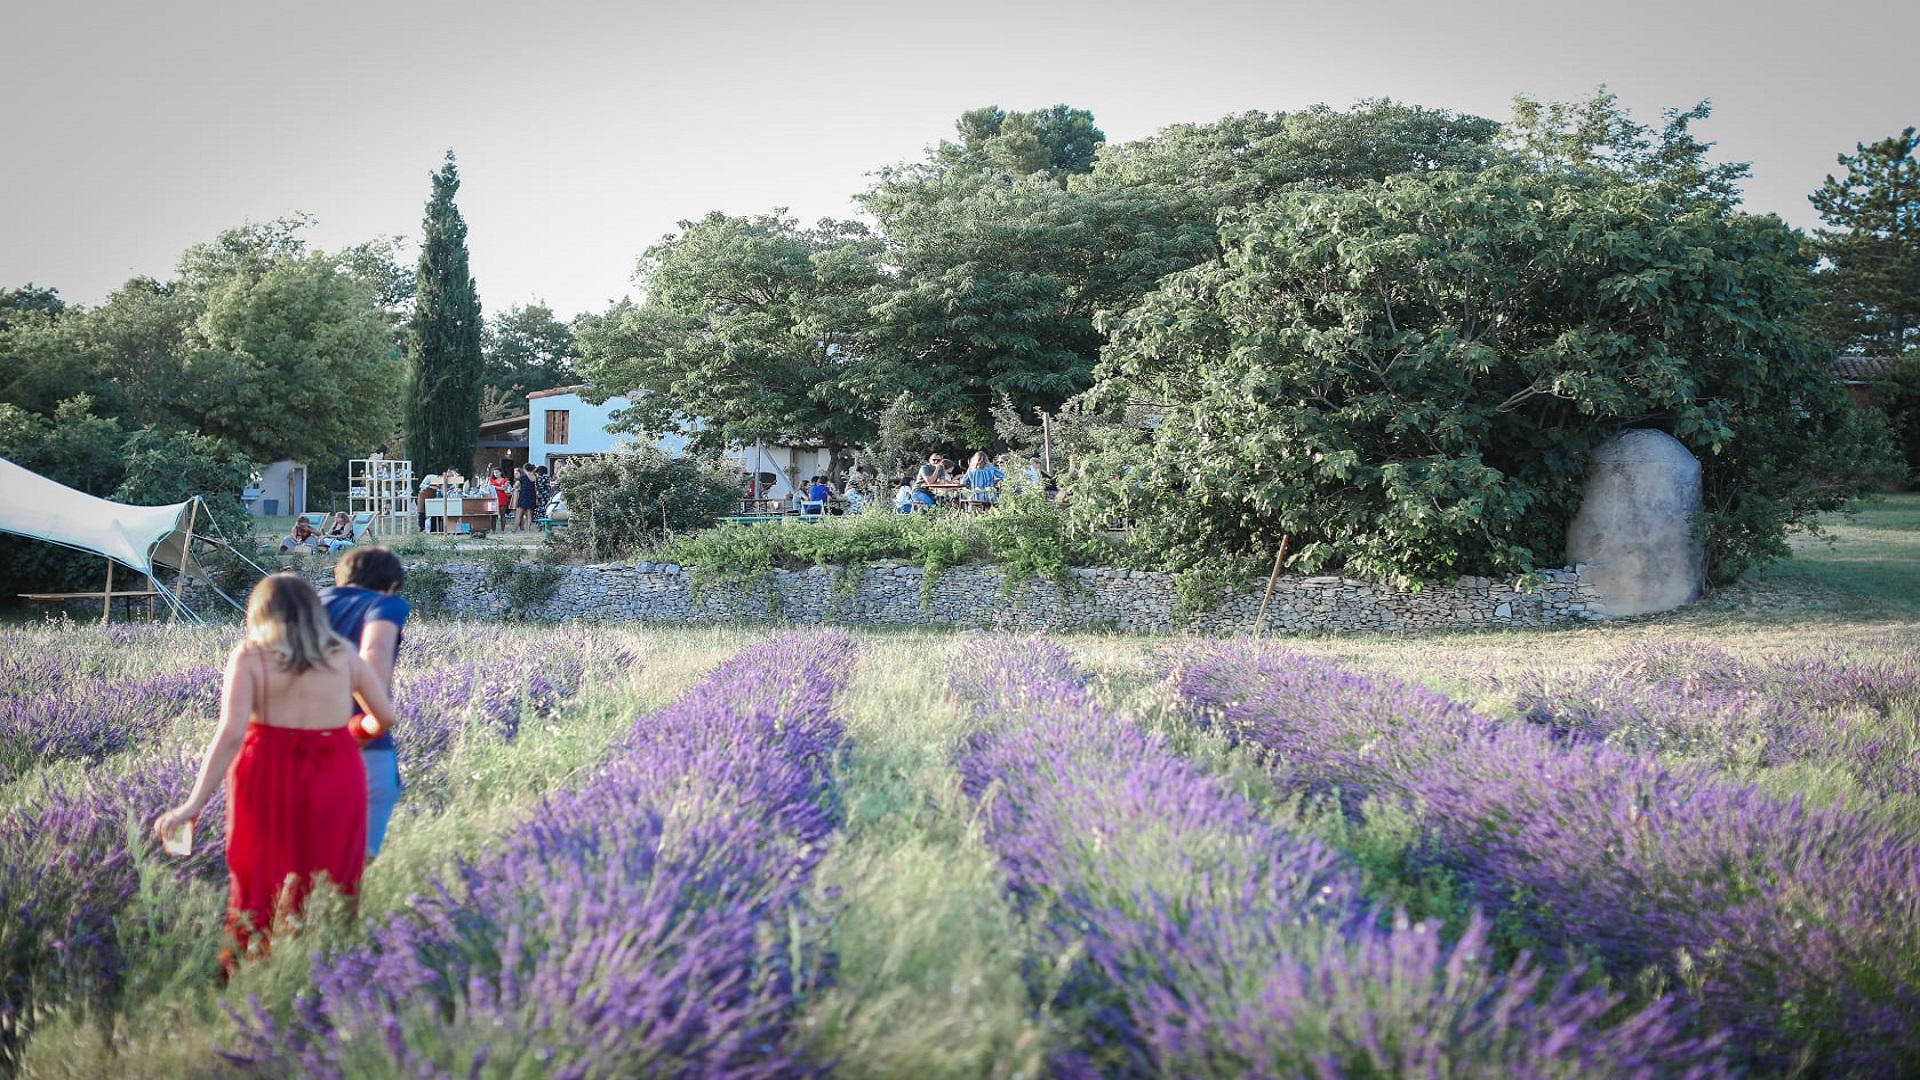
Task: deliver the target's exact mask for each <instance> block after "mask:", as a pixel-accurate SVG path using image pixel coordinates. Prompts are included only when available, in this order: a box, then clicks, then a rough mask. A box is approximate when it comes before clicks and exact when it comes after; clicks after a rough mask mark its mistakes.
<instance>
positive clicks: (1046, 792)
mask: <svg viewBox="0 0 1920 1080" xmlns="http://www.w3.org/2000/svg"><path fill="white" fill-rule="evenodd" d="M955 689H956V691H957V692H958V694H959V696H960V697H961V698H962V699H963V700H965V701H967V702H969V703H971V704H972V705H973V706H974V708H975V709H976V711H977V712H978V714H979V715H980V717H981V720H982V722H983V728H982V730H981V731H980V732H979V733H978V734H976V735H975V736H974V737H973V738H972V739H971V740H969V742H968V743H967V745H966V746H965V747H964V749H963V751H962V754H961V756H960V759H959V766H960V770H961V774H962V778H963V783H964V786H965V790H966V791H967V793H968V794H970V795H971V796H972V797H974V798H975V799H977V800H979V802H980V805H981V811H982V814H983V815H984V817H985V819H986V823H987V842H988V844H989V845H990V846H991V847H992V848H993V850H994V851H995V853H996V854H997V855H998V856H999V857H1000V860H1001V863H1002V865H1003V866H1004V867H1005V869H1006V873H1007V878H1008V885H1009V888H1010V890H1011V891H1012V893H1013V895H1014V896H1015V898H1016V900H1017V902H1018V903H1020V905H1021V906H1022V907H1023V908H1024V909H1025V910H1026V911H1027V912H1028V913H1029V915H1030V916H1031V917H1033V918H1036V919H1038V920H1039V921H1040V922H1041V925H1042V927H1043V930H1044V932H1045V933H1046V935H1047V936H1048V938H1049V940H1050V941H1051V944H1052V947H1053V949H1054V950H1057V951H1060V952H1062V953H1068V952H1069V951H1070V950H1073V949H1076V948H1077V949H1081V950H1084V959H1083V961H1081V962H1080V963H1079V964H1077V965H1076V966H1075V967H1074V968H1073V970H1072V971H1070V972H1069V973H1068V977H1067V978H1066V980H1065V982H1064V984H1063V985H1062V986H1061V987H1060V989H1059V991H1058V993H1057V995H1056V996H1055V997H1054V999H1053V1000H1051V1001H1049V1002H1048V1003H1047V1004H1048V1005H1049V1007H1051V1008H1053V1009H1055V1010H1066V1011H1072V1012H1075V1013H1076V1014H1078V1015H1081V1016H1082V1017H1083V1018H1084V1028H1085V1030H1086V1031H1087V1033H1088V1034H1087V1038H1086V1040H1085V1042H1084V1043H1083V1045H1081V1046H1079V1047H1076V1048H1075V1050H1074V1051H1073V1053H1072V1054H1071V1055H1069V1056H1068V1057H1065V1058H1063V1059H1062V1060H1060V1061H1057V1062H1056V1067H1057V1071H1059V1072H1061V1073H1062V1074H1066V1075H1076V1074H1086V1075H1094V1074H1098V1075H1125V1076H1160V1075H1176V1076H1242V1075H1259V1076H1298V1075H1329V1076H1331V1075H1354V1074H1371V1075H1425V1076H1434V1075H1482V1076H1554V1075H1608V1076H1648V1077H1651V1076H1669V1075H1673V1076H1678V1075H1712V1074H1715V1073H1717V1072H1718V1071H1719V1069H1718V1066H1717V1065H1716V1063H1715V1049H1714V1043H1713V1040H1704V1041H1702V1040H1696V1039H1693V1038H1690V1037H1688V1036H1686V1035H1685V1034H1684V1033H1683V1028H1684V1027H1685V1015H1684V1013H1683V1012H1680V1011H1677V1010H1675V1009H1673V1008H1671V1007H1670V1005H1669V1003H1667V1002H1665V1001H1659V1002H1655V1003H1653V1004H1652V1005H1651V1006H1649V1007H1647V1008H1646V1009H1644V1010H1642V1011H1640V1012H1637V1013H1633V1014H1631V1015H1629V1016H1627V1017H1626V1018H1624V1019H1617V1020H1616V1021H1615V1022H1612V1023H1609V1022H1608V1021H1609V1018H1610V1016H1611V1014H1612V1012H1613V1010H1614V1009H1615V1007H1616V1006H1617V1005H1618V1003H1619V998H1618V997H1617V996H1616V995H1613V994H1610V993H1608V992H1606V991H1604V990H1601V989H1596V988H1590V987H1589V988H1583V987H1582V986H1581V985H1580V982H1579V979H1580V976H1579V973H1578V972H1577V971H1576V972H1570V973H1568V974H1566V975H1564V976H1562V977H1561V978H1559V979H1558V980H1553V981H1549V980H1547V979H1546V977H1545V974H1544V972H1543V971H1542V970H1541V969H1539V968H1538V967H1536V966H1535V965H1533V964H1532V963H1531V962H1529V961H1527V960H1525V959H1522V960H1521V961H1520V962H1519V963H1518V964H1516V965H1515V966H1514V968H1513V969H1512V970H1510V971H1507V972H1504V973H1501V972H1496V971H1494V970H1492V969H1490V968H1489V967H1488V966H1487V962H1486V958H1485V954H1486V952H1487V948H1486V925H1485V924H1484V923H1483V922H1481V921H1479V920H1478V919H1475V920H1474V921H1473V922H1472V923H1470V925H1469V926H1468V928H1467V930H1466V933H1465V934H1464V935H1463V936H1462V937H1461V939H1460V940H1459V941H1457V942H1455V943H1453V944H1452V945H1447V944H1445V943H1443V942H1441V941H1440V940H1439V935H1438V932H1437V928H1436V927H1435V926H1433V925H1430V924H1409V923H1407V922H1406V921H1405V920H1404V919H1394V920H1392V921H1391V923H1390V925H1387V926H1384V927H1383V926H1382V925H1381V920H1380V917H1379V913H1378V912H1377V911H1376V910H1375V909H1374V908H1373V906H1372V905H1370V904H1369V903H1368V902H1367V900H1366V898H1365V897H1364V896H1363V895H1362V894H1361V890H1360V881H1359V878H1358V876H1357V874H1356V873H1355V871H1354V870H1353V868H1352V867H1351V866H1349V865H1348V864H1346V863H1345V862H1344V860H1343V859H1342V858H1341V857H1340V856H1338V855H1337V854H1336V853H1334V852H1333V851H1331V850H1330V849H1328V848H1327V847H1325V846H1324V845H1322V844H1320V843H1319V842H1317V841H1315V840H1312V839H1309V838H1304V837H1300V836H1297V835H1294V834H1291V833H1289V832H1288V831H1286V830H1284V829H1282V828H1279V827H1277V826H1276V825H1274V824H1273V823H1272V822H1271V821H1269V820H1268V819H1266V818H1265V817H1264V816H1263V815H1262V814H1260V813H1259V812H1258V811H1257V810H1256V809H1255V808H1254V807H1253V806H1251V805H1250V804H1248V803H1247V802H1246V801H1245V800H1243V799H1241V798H1239V797H1238V796H1236V795H1234V794H1232V793H1231V792H1229V791H1227V790H1226V789H1225V788H1224V787H1222V786H1221V784H1220V783H1219V782H1218V781H1217V780H1215V779H1214V778H1212V777H1211V776H1209V775H1207V774H1205V773H1203V772H1201V771H1200V770H1199V769H1198V768H1196V767H1195V766H1194V765H1192V764H1191V763H1189V762H1187V761H1186V760H1184V759H1182V758H1180V757H1178V756H1177V755H1175V754H1173V753H1171V752H1170V751H1169V750H1168V749H1167V748H1166V747H1165V746H1163V745H1162V744H1161V743H1160V741H1159V740H1158V739H1157V738H1155V737H1153V736H1150V735H1147V734H1145V733H1143V732H1141V731H1140V730H1139V729H1138V728H1137V727H1135V726H1133V725H1132V724H1129V723H1127V722H1125V721H1124V720H1122V719H1119V718H1117V717H1114V716H1112V715H1110V714H1108V713H1107V712H1106V710H1104V709H1102V708H1101V707H1100V706H1099V705H1098V704H1097V703H1096V702H1095V701H1094V700H1093V698H1092V697H1091V695H1090V694H1089V693H1088V692H1087V690H1086V689H1085V687H1084V686H1083V685H1082V683H1081V681H1080V679H1079V677H1078V675H1077V674H1076V672H1075V670H1074V668H1073V665H1072V663H1071V661H1070V660H1069V658H1068V657H1067V654H1066V653H1065V651H1064V650H1062V649H1061V648H1060V647H1059V646H1057V645H1051V644H1047V643H1044V642H1031V641H1029V642H1016V641H1011V640H1005V639H1001V640H996V641H993V642H990V643H989V644H988V645H987V646H986V647H985V648H984V649H980V650H977V651H976V652H975V654H974V656H973V658H972V661H971V662H970V663H969V664H968V665H967V669H966V671H965V672H963V673H962V674H961V675H959V676H957V677H956V679H955Z"/></svg>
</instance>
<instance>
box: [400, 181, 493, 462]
mask: <svg viewBox="0 0 1920 1080" xmlns="http://www.w3.org/2000/svg"><path fill="white" fill-rule="evenodd" d="M432 181H433V194H432V195H431V196H430V197H429V198H428V199H427V212H426V217H425V219H424V221H423V225H424V227H425V230H426V238H425V240H424V242H423V243H422V244H421V247H420V265H419V269H418V271H417V272H416V274H415V275H414V297H413V322H412V325H411V326H410V327H409V330H408V335H407V365H408V378H407V393H406V431H407V456H408V457H409V458H411V459H413V463H414V468H415V470H416V471H418V472H421V473H427V472H437V471H439V470H441V469H445V468H449V467H458V468H462V469H464V468H465V467H466V466H467V464H468V463H469V462H470V461H472V459H473V448H474V444H475V442H476V441H477V440H478V439H479V436H480V400H481V396H482V388H483V387H484V386H485V385H486V359H485V355H484V353H483V351H482V349H481V347H480V338H481V330H482V324H481V317H480V294H479V291H478V289H477V288H475V286H474V281H473V275H472V274H471V273H470V272H469V270H468V267H467V223H466V221H465V220H464V219H463V218H462V217H461V216H460V208H459V206H457V205H456V204H455V202H454V197H455V196H456V195H457V194H458V193H459V191H460V170H459V168H458V166H456V165H455V164H454V159H453V151H451V150H449V151H447V158H446V161H445V162H444V163H443V164H442V165H441V166H440V169H439V171H437V172H435V173H434V174H433V176H432Z"/></svg>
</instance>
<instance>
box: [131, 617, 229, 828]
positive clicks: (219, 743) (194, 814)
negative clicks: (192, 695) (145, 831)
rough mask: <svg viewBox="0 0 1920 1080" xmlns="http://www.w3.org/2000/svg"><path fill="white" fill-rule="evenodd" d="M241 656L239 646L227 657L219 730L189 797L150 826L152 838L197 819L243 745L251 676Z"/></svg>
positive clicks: (215, 734)
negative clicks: (153, 835)
mask: <svg viewBox="0 0 1920 1080" xmlns="http://www.w3.org/2000/svg"><path fill="white" fill-rule="evenodd" d="M245 656H246V646H244V645H240V646H235V648H234V650H233V652H232V654H231V655H229V656H228V657H227V674H226V679H225V682H224V684H223V685H222V687H221V690H220V727H219V729H218V730H216V731H215V732H214V733H213V741H212V742H210V743H208V744H207V752H206V755H205V756H204V757H203V758H201V761H200V775H199V776H198V777H197V778H196V779H195V780H194V782H193V792H192V794H190V795H188V796H187V801H186V802H183V803H181V804H180V805H179V806H176V807H174V808H173V809H171V810H169V811H167V812H166V813H164V814H161V815H160V818H159V820H157V821H155V822H154V824H153V831H154V834H155V835H157V836H160V837H162V838H163V839H164V838H165V836H166V834H167V833H169V832H172V831H173V830H174V829H176V828H178V827H179V826H180V825H181V824H182V823H184V822H188V821H192V820H194V819H195V818H198V817H199V816H200V811H202V810H205V809H206V808H207V803H208V802H209V801H211V800H212V798H213V795H214V793H215V792H217V791H219V790H220V785H221V784H222V783H224V782H225V781H226V778H227V766H229V765H231V764H233V758H234V755H236V754H238V753H239V752H240V744H241V743H243V742H245V741H246V738H247V721H248V720H249V719H251V718H252V715H253V694H254V686H253V683H254V674H253V668H252V666H251V665H247V664H243V663H241V660H242V659H243V658H244V657H245Z"/></svg>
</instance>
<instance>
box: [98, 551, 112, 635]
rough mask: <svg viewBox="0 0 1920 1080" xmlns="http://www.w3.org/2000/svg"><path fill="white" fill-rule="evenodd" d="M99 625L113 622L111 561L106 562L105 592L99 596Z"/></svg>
mask: <svg viewBox="0 0 1920 1080" xmlns="http://www.w3.org/2000/svg"><path fill="white" fill-rule="evenodd" d="M101 597H102V599H101V601H100V625H101V626H105V625H107V624H108V623H109V622H112V621H113V560H112V559H108V560H107V591H106V592H104V593H102V594H101Z"/></svg>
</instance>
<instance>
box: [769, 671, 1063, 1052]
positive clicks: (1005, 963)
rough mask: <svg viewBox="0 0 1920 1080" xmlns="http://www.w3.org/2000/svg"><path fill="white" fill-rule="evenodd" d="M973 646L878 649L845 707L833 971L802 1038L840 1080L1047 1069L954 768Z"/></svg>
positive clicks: (830, 886)
mask: <svg viewBox="0 0 1920 1080" xmlns="http://www.w3.org/2000/svg"><path fill="white" fill-rule="evenodd" d="M965 643H966V639H960V640H959V641H958V642H956V640H955V639H954V638H953V637H952V636H948V635H923V634H910V635H897V636H894V635H889V636H887V637H873V638H868V639H866V640H865V641H863V648H862V657H861V669H860V672H859V674H858V675H857V676H856V678H855V680H854V683H853V685H852V687H851V688H850V690H849V692H848V693H847V694H846V695H845V696H844V697H843V698H842V699H841V700H842V709H843V715H844V716H845V719H846V723H847V731H848V737H849V740H850V741H851V743H852V752H851V754H850V755H849V756H848V758H847V759H846V761H845V762H844V763H843V765H842V768H841V773H840V775H839V777H838V784H839V788H840V790H841V792H842V793H843V797H844V798H845V800H846V804H845V805H846V823H845V827H844V830H843V838H842V840H841V842H840V845H839V846H838V847H837V848H836V849H835V850H834V851H833V853H832V854H831V855H829V856H828V858H827V859H826V861H825V862H823V863H822V864H821V866H820V869H819V871H818V872H817V881H818V888H817V891H816V896H815V903H814V910H815V913H816V916H817V917H818V918H819V920H820V921H821V925H822V926H823V933H824V935H825V944H826V946H827V948H829V949H830V950H831V951H832V953H833V954H834V955H835V957H836V966H835V970H834V971H833V972H832V973H831V981H830V982H829V983H827V984H826V985H823V986H822V987H820V988H819V989H818V990H817V991H816V992H815V993H814V994H813V995H812V997H811V999H810V1001H809V1004H808V1006H807V1008H806V1009H805V1011H804V1013H803V1015H802V1017H801V1021H800V1023H799V1025H798V1027H799V1029H800V1030H801V1031H802V1032H803V1033H804V1037H805V1038H806V1039H807V1041H808V1043H809V1052H810V1054H811V1056H812V1057H813V1058H814V1059H815V1060H819V1061H831V1062H833V1063H834V1071H835V1075H838V1076H850V1077H899V1076H912V1077H916V1078H920V1077H928V1078H931V1077H1015V1076H1034V1075H1038V1074H1039V1072H1040V1070H1041V1066H1042V1063H1043V1061H1044V1057H1045V1051H1046V1049H1047V1046H1048V1035H1047V1024H1046V1021H1045V1019H1044V1018H1043V1017H1037V1016H1035V1015H1034V1010H1033V1008H1032V1007H1031V1005H1030V1004H1029V1001H1030V999H1029V995H1028V991H1027V985H1026V981H1025V975H1024V971H1023V965H1024V964H1025V962H1026V960H1027V951H1026V949H1025V947H1024V946H1025V940H1026V939H1025V931H1024V929H1023V926H1022V923H1021V921H1020V920H1019V919H1018V918H1017V917H1016V916H1015V914H1014V913H1013V911H1012V910H1011V909H1010V908H1009V906H1008V905H1007V902H1006V899H1005V892H1004V890H1005V882H1004V880H1003V879H1002V877H1001V874H1000V870H999V867H998V866H997V865H996V863H995V862H994V858H993V855H992V853H991V852H989V851H987V849H986V848H985V847H984V846H983V845H982V843H981V837H980V830H979V827H978V824H977V822H976V821H975V819H974V816H973V810H972V807H971V806H970V805H969V804H968V802H967V800H966V799H965V797H964V796H962V795H961V793H960V787H959V783H960V780H959V775H958V774H957V773H956V772H955V771H954V768H953V765H952V759H953V751H954V748H955V746H956V745H957V742H958V740H959V739H960V738H961V737H962V736H963V735H964V733H965V724H964V721H963V720H962V718H961V716H960V715H959V713H958V712H957V711H956V709H955V708H954V706H953V704H952V703H951V702H950V701H948V700H947V698H946V693H945V690H946V670H947V665H948V664H949V663H957V662H964V658H965Z"/></svg>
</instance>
